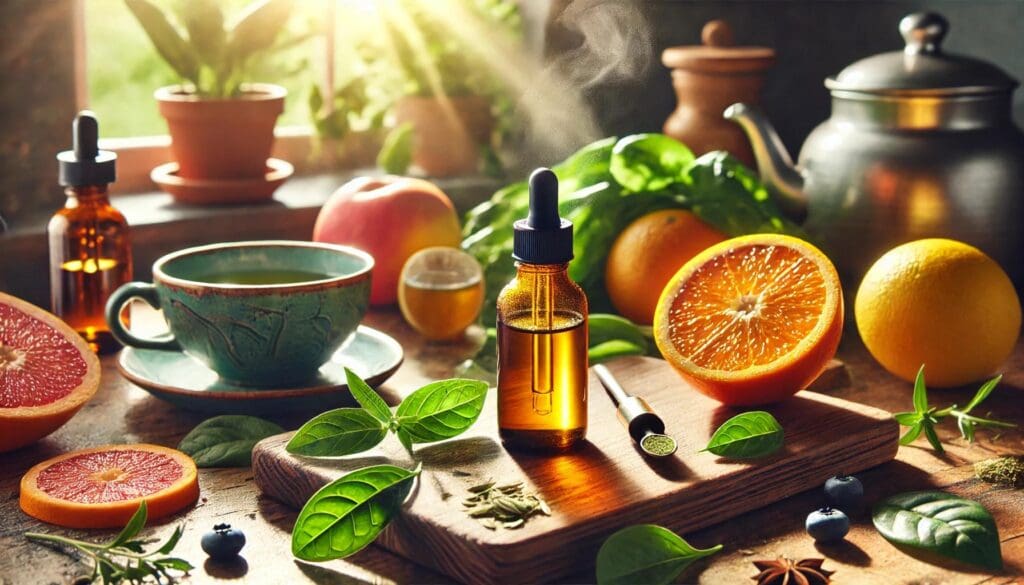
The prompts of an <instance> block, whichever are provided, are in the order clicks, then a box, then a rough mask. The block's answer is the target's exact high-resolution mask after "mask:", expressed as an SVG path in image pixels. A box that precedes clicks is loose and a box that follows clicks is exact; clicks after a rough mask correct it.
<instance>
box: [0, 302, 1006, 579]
mask: <svg viewBox="0 0 1024 585" xmlns="http://www.w3.org/2000/svg"><path fill="white" fill-rule="evenodd" d="M134 317H135V315H134V314H133V323H135V321H134ZM366 324H367V325H370V326H371V327H375V328H377V329H380V330H382V331H386V332H388V333H389V334H391V335H392V336H394V337H395V338H396V339H398V341H399V342H401V343H402V346H403V347H404V348H405V350H406V361H405V363H404V364H403V365H402V367H401V369H399V371H398V372H397V373H396V375H395V377H394V378H392V379H391V380H389V381H388V382H387V383H386V384H385V385H384V387H383V390H382V391H383V393H384V395H385V397H386V399H387V400H388V402H389V403H391V404H397V402H398V401H399V400H400V399H401V397H402V396H405V395H406V394H408V393H409V392H412V391H413V390H415V389H416V388H418V387H419V386H421V385H423V384H425V383H427V382H428V381H430V380H434V379H438V378H444V377H449V376H451V375H452V371H453V368H454V367H455V366H456V365H457V364H458V363H460V362H461V361H462V360H464V359H465V358H466V357H467V356H469V355H470V354H472V352H473V347H474V344H473V343H472V342H470V341H465V342H462V343H457V344H432V343H426V342H424V341H423V340H422V339H421V338H420V337H418V336H417V335H416V334H415V333H414V332H413V331H412V330H410V329H409V328H408V327H407V326H406V325H405V324H404V323H403V322H402V318H401V316H400V315H399V314H398V312H397V310H395V311H375V312H373V313H372V314H371V315H369V316H368V318H367V320H366ZM839 357H840V358H841V359H842V360H843V361H844V362H845V363H846V364H847V368H848V370H849V374H850V383H849V384H847V385H842V386H837V387H838V389H837V390H828V391H825V392H826V393H827V394H828V395H830V396H835V397H837V398H843V399H846V400H852V401H856V402H860V403H863V404H870V405H872V406H876V407H878V408H882V409H885V410H888V411H891V412H896V411H901V410H908V409H910V394H911V384H909V383H908V382H904V381H902V380H897V379H896V378H894V377H892V376H891V375H889V374H888V373H886V372H885V371H883V370H882V369H881V368H880V367H879V366H878V364H877V363H876V362H875V361H874V360H873V359H872V358H871V356H869V355H868V353H867V352H866V351H865V350H864V347H863V346H862V345H861V344H860V343H859V341H858V340H857V337H856V333H855V332H851V331H848V332H847V334H846V336H845V337H844V340H843V344H842V345H841V346H840V350H839ZM1003 371H1005V372H1006V375H1005V377H1004V378H1003V382H1002V384H1000V387H999V389H998V390H996V392H995V393H994V394H993V395H992V396H991V397H990V398H989V399H988V400H987V401H986V402H985V405H984V411H985V412H988V411H991V412H992V413H993V414H994V415H996V416H998V417H1000V418H1003V419H1007V420H1010V421H1014V422H1016V423H1018V424H1024V342H1021V343H1019V344H1018V346H1017V348H1016V350H1015V352H1014V354H1013V356H1012V357H1011V358H1010V360H1009V361H1008V362H1007V363H1006V364H1005V366H1004V368H1003ZM624 383H626V384H627V386H628V387H630V388H632V386H631V385H630V382H629V381H628V380H624ZM974 389H975V388H973V387H972V388H962V389H951V390H932V391H931V392H930V393H929V396H930V398H931V400H932V401H933V402H934V403H935V404H938V405H941V406H945V405H948V404H953V403H957V402H959V403H960V404H963V403H964V402H965V401H966V400H968V399H969V398H970V395H971V394H972V393H973V391H974ZM205 417H206V416H205V415H199V414H195V413H190V412H186V411H183V410H179V409H176V408H173V407H171V406H168V405H167V404H166V403H164V402H162V401H160V400H158V399H156V398H154V397H152V396H150V395H149V394H147V393H146V392H144V391H143V390H142V389H140V388H138V387H136V386H134V385H133V384H131V383H129V382H127V381H125V380H124V379H123V378H121V377H120V375H118V373H117V370H116V368H115V366H114V360H113V357H110V356H108V357H105V358H103V381H102V384H101V386H100V389H99V392H97V394H96V396H95V397H94V398H93V400H92V401H91V402H89V404H88V405H86V407H85V408H84V409H82V411H81V412H80V413H79V414H78V415H77V416H75V418H73V419H72V420H71V421H70V422H69V423H68V424H66V425H65V426H64V427H63V428H61V429H60V430H58V431H57V432H55V433H54V434H52V435H50V436H49V437H48V438H46V439H44V440H42V441H40V442H38V443H36V444H35V445H32V446H30V447H26V448H24V449H19V450H17V451H14V452H11V453H0V582H2V583H4V585H49V584H51V583H58V584H65V583H71V582H72V580H73V579H74V578H75V577H76V576H77V575H80V574H81V572H82V564H81V563H79V562H77V561H76V560H74V559H73V558H71V557H68V556H65V555H63V554H59V553H57V552H55V551H53V550H52V549H50V548H47V547H45V546H40V545H37V544H33V543H30V542H28V541H27V540H26V539H25V537H24V536H23V534H24V532H26V531H41V532H54V533H59V534H66V535H70V536H75V537H80V538H81V537H84V538H89V539H95V540H96V541H100V540H107V539H110V538H111V537H112V536H113V535H114V534H115V531H111V530H98V531H80V530H65V529H63V528H60V527H56V526H50V525H47V524H43V523H41V522H38V521H36V520H34V519H32V518H29V517H28V516H26V515H25V514H23V513H22V512H21V510H20V509H19V508H18V481H19V480H20V479H21V476H22V474H24V473H25V471H26V470H27V469H28V468H29V467H31V466H32V465H34V464H36V463H38V462H39V461H42V460H43V459H45V458H47V457H52V456H54V455H56V454H59V453H62V452H66V451H68V450H71V449H79V448H83V447H91V446H96V445H103V444H109V443H131V442H151V443H156V444H160V445H167V446H171V447H173V446H175V445H177V444H178V441H180V440H181V438H182V437H183V436H184V435H185V434H186V433H187V432H188V431H189V430H191V429H192V427H193V426H195V425H196V424H197V423H199V422H200V421H202V420H203V419H204V418H205ZM271 418H273V419H274V420H275V421H277V422H279V423H281V424H282V425H284V427H285V428H288V429H294V428H297V427H298V425H299V424H301V423H302V422H303V419H304V418H305V417H290V418H282V417H271ZM938 433H939V436H940V437H941V438H942V440H943V441H944V442H945V443H946V454H945V455H941V456H940V455H937V454H935V453H934V452H933V451H932V450H931V449H930V448H929V447H928V445H927V443H926V442H925V440H924V439H923V438H921V439H919V440H918V441H916V442H915V443H914V444H912V445H909V446H906V447H900V450H899V453H898V454H897V456H896V460H895V461H892V462H889V463H885V464H883V465H880V466H878V467H875V468H873V469H871V470H869V471H866V472H863V473H860V474H858V476H859V477H860V478H861V480H862V481H863V482H864V485H865V489H866V492H867V494H866V499H867V502H868V503H869V504H870V503H873V502H875V501H877V500H879V499H880V498H884V497H886V496H889V495H891V494H893V493H896V492H898V491H903V490H917V489H943V490H946V491H948V492H950V493H954V494H957V495H960V496H964V497H969V498H973V499H976V500H978V501H979V502H981V503H982V504H984V505H985V507H987V508H988V509H989V510H990V511H991V512H992V515H993V516H994V517H995V520H996V524H997V525H998V527H999V535H1000V540H1001V541H1002V549H1003V557H1004V559H1005V563H1006V568H1005V569H1004V570H1003V571H1001V572H996V573H992V572H986V571H981V570H978V569H972V568H969V567H964V566H943V565H935V564H930V563H926V562H923V561H921V560H918V559H916V558H913V557H910V556H908V555H906V554H904V553H903V552H901V551H899V550H897V549H895V548H893V547H892V546H891V545H889V543H887V542H886V541H885V540H883V539H882V537H881V536H879V535H878V533H877V532H875V530H874V528H873V527H872V526H871V521H870V518H868V517H867V516H866V515H858V516H855V517H854V518H853V526H852V528H851V531H850V534H849V535H847V538H846V540H845V541H843V542H841V543H838V544H835V545H829V546H820V545H815V543H814V542H813V541H812V540H811V539H810V538H808V537H807V535H806V534H805V533H804V527H803V522H804V518H805V517H806V516H807V514H808V513H809V512H810V511H811V510H813V509H814V508H816V507H817V506H820V505H821V504H822V503H823V499H822V495H821V490H820V489H810V490H807V491H805V492H802V493H800V494H798V495H796V496H793V497H790V498H786V499H785V500H783V501H781V502H777V503H775V504H772V505H770V506H765V507H763V508H760V509H758V510H754V511H751V512H747V513H745V514H742V515H740V516H737V517H736V518H734V519H732V520H729V521H727V522H721V523H719V524H716V525H714V526H711V527H709V528H704V529H701V530H697V531H694V532H689V533H687V534H686V535H685V536H686V539H687V540H688V541H689V542H690V543H691V544H693V545H694V546H699V547H702V548H703V547H708V546H713V545H715V544H719V543H721V544H723V545H724V546H725V549H724V550H723V551H722V552H721V553H718V554H717V555H715V556H713V557H710V558H708V559H704V560H702V561H699V562H697V563H696V564H694V565H693V566H691V567H690V568H688V569H687V570H686V572H685V573H684V574H683V575H682V577H681V578H680V582H683V583H700V584H702V585H719V584H724V583H752V581H750V577H751V576H752V575H754V574H756V572H757V571H756V570H755V569H754V566H753V564H752V561H753V560H755V559H761V558H774V557H775V556H777V555H786V556H789V557H793V558H804V557H822V558H825V559H826V561H825V568H827V569H829V570H833V571H836V573H835V575H834V576H833V578H832V581H833V583H835V584H837V585H862V584H865V585H893V584H895V585H899V584H907V585H912V584H913V585H920V584H925V583H933V584H943V585H976V584H981V583H985V584H986V585H989V584H1002V583H1017V582H1021V581H1020V576H1021V575H1024V513H1022V512H1021V510H1024V492H1021V491H1020V490H1013V489H1007V488H1001V487H995V486H992V485H989V484H986V483H983V482H981V481H979V480H977V479H976V478H974V476H973V470H972V465H973V463H974V462H975V461H978V460H981V459H988V458H990V457H995V456H998V455H1001V454H1007V453H1022V452H1024V440H1022V438H1024V434H1022V432H1021V430H1020V429H1011V430H1009V431H1007V432H1003V433H1001V434H996V433H991V432H988V431H980V432H979V433H978V440H977V441H976V442H975V443H974V444H970V445H969V444H967V443H965V442H964V441H962V440H961V439H960V438H959V434H958V432H957V430H956V425H955V424H952V423H944V424H943V425H942V426H940V427H939V429H938ZM199 483H200V487H201V488H202V497H201V498H200V502H199V504H197V505H196V506H195V507H194V508H192V509H191V510H188V511H186V512H183V513H182V514H179V515H178V516H175V517H173V518H170V519H168V520H167V521H164V522H161V523H156V524H154V525H152V526H150V527H148V528H147V529H146V531H145V533H144V535H145V536H148V537H153V538H166V537H167V536H169V535H170V533H171V531H172V530H173V529H174V527H175V526H176V525H178V524H183V525H184V526H185V534H184V537H183V538H182V540H181V542H180V543H179V545H178V547H177V549H176V551H175V552H176V553H177V554H179V555H180V556H183V557H184V558H186V559H188V560H189V561H191V562H192V563H193V564H194V565H195V566H196V569H195V570H193V571H192V572H191V574H190V575H189V576H188V577H186V578H184V579H182V582H183V583H200V584H205V583H217V584H226V583H230V584H234V583H253V584H259V585H263V584H271V585H276V584H283V585H284V584H287V585H292V584H297V585H301V584H309V583H321V584H344V585H349V584H354V583H379V584H390V583H450V582H452V581H451V579H450V578H448V577H445V576H444V575H441V574H440V573H437V572H435V571H431V570H430V569H428V568H425V567H423V566H421V565H417V564H414V563H411V562H408V561H406V560H404V559H402V558H401V557H399V556H397V555H395V554H393V553H391V552H388V551H386V550H384V549H383V548H381V547H379V546H370V547H368V548H366V549H364V550H363V551H361V552H360V553H358V554H356V555H354V556H352V557H350V558H348V559H345V560H339V561H332V562H329V563H323V564H319V565H312V564H306V563H300V562H296V561H295V560H294V559H293V558H292V557H291V554H290V552H289V551H290V537H291V528H292V524H293V523H294V521H295V516H296V512H295V511H294V510H292V509H290V508H289V507H287V506H285V505H284V504H281V503H279V502H277V501H276V500H274V499H272V498H269V497H266V496H263V495H261V494H260V492H259V489H258V488H257V487H256V485H255V482H254V481H253V475H252V472H251V470H249V469H201V470H200V472H199ZM217 522H229V523H231V524H234V525H237V526H239V527H240V528H242V529H243V530H244V531H245V534H246V537H247V539H248V542H247V544H246V546H245V549H244V550H243V551H242V557H243V559H244V561H242V562H238V563H231V564H220V563H213V562H209V561H207V560H206V556H205V555H204V554H203V552H202V550H200V548H199V539H200V537H201V536H202V534H203V533H204V532H206V531H207V530H210V528H211V527H212V526H213V524H215V523H217ZM579 563H580V566H581V569H580V572H579V573H578V574H577V575H574V576H572V577H567V578H566V579H564V581H565V582H572V583H590V582H593V580H594V575H593V571H592V570H590V569H589V568H583V567H589V565H590V563H592V559H585V558H581V559H579ZM515 582H517V583H518V582H521V580H516V581H515Z"/></svg>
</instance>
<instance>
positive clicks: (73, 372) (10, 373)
mask: <svg viewBox="0 0 1024 585" xmlns="http://www.w3.org/2000/svg"><path fill="white" fill-rule="evenodd" d="M99 383H100V360H99V358H97V357H96V354H94V353H93V352H92V350H90V349H89V345H88V344H87V343H86V342H85V340H83V339H82V338H81V336H79V335H78V333H77V332H75V330H74V329H72V328H71V327H69V326H68V325H67V324H65V323H64V322H63V321H61V320H60V319H58V318H57V317H56V316H54V315H51V314H50V313H47V312H46V311H44V310H42V309H40V308H39V307H37V306H35V305H32V304H30V303H27V302H25V301H23V300H21V299H18V298H15V297H12V296H10V295H7V294H4V293H0V452H4V451H10V450H12V449H17V448H18V447H23V446H25V445H28V444H30V443H34V442H36V441H38V440H39V439H41V438H43V437H45V436H46V435H49V434H50V433H52V432H53V431H55V430H57V429H58V428H60V427H61V425H63V424H64V423H66V422H68V420H69V419H70V418H71V417H72V416H74V415H75V413H76V412H78V410H79V409H80V408H82V405H84V404H85V402H86V401H87V400H89V399H90V398H92V395H93V394H95V393H96V388H98V387H99Z"/></svg>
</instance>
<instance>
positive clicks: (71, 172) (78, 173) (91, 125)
mask: <svg viewBox="0 0 1024 585" xmlns="http://www.w3.org/2000/svg"><path fill="white" fill-rule="evenodd" d="M71 132H72V144H73V147H72V148H73V149H72V150H65V151H64V152H62V153H60V154H58V155H57V161H58V164H59V165H60V184H61V185H63V186H65V187H80V186H83V185H106V184H108V183H113V182H114V181H115V180H116V179H117V173H116V171H115V168H114V165H115V164H116V163H115V161H116V160H117V155H116V154H114V153H112V152H110V151H108V150H100V147H99V142H100V125H99V122H97V121H96V114H93V113H92V112H90V111H89V110H82V111H81V112H78V115H77V116H75V121H74V123H73V124H72V125H71Z"/></svg>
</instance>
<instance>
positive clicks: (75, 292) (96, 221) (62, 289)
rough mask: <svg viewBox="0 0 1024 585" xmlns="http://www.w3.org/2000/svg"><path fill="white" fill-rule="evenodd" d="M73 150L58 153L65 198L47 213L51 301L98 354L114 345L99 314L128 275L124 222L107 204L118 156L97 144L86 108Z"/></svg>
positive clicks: (96, 132)
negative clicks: (62, 202)
mask: <svg viewBox="0 0 1024 585" xmlns="http://www.w3.org/2000/svg"><path fill="white" fill-rule="evenodd" d="M72 130H73V142H74V148H73V150H67V151H64V152H62V153H60V154H58V155H57V161H58V164H59V166H60V184H61V185H62V186H64V188H65V189H64V193H65V195H67V200H66V201H65V203H64V208H63V209H61V210H60V211H58V212H57V213H55V214H54V215H53V217H52V218H50V224H49V226H48V227H47V235H48V237H49V241H50V301H51V305H52V308H53V312H54V314H55V315H57V316H58V317H60V318H61V319H63V320H64V321H65V322H67V324H68V325H70V326H71V327H73V328H74V329H75V330H76V331H78V332H79V333H80V334H81V335H82V337H84V338H85V340H86V341H87V342H88V343H89V346H90V347H92V349H93V351H96V352H97V353H109V352H112V351H115V350H117V349H118V347H119V346H118V344H117V342H116V341H115V340H114V338H113V336H111V334H110V330H109V328H108V327H107V322H106V320H105V319H104V316H103V310H104V306H105V305H106V303H107V297H108V296H110V293H111V292H113V291H114V290H115V289H116V288H117V287H119V286H121V285H122V284H124V283H126V282H128V281H130V280H131V279H132V254H131V244H130V240H129V231H128V223H127V222H126V221H125V219H124V216H123V215H121V212H120V211H118V210H117V209H115V208H114V207H113V206H112V205H111V204H110V199H109V197H108V193H107V187H108V185H109V184H110V183H113V182H114V180H115V179H116V174H115V161H116V159H117V155H115V154H114V153H112V152H108V151H105V150H100V149H99V124H98V123H97V121H96V116H95V115H94V114H93V113H92V112H90V111H87V110H86V111H82V112H79V114H78V116H76V117H75V121H74V124H73V126H72Z"/></svg>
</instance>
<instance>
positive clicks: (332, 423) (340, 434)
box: [285, 408, 388, 457]
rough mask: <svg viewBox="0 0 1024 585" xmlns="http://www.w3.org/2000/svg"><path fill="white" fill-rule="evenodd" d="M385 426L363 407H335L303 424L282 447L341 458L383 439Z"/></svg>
mask: <svg viewBox="0 0 1024 585" xmlns="http://www.w3.org/2000/svg"><path fill="white" fill-rule="evenodd" d="M387 432H388V427H387V426H386V425H385V424H384V423H383V422H382V421H380V420H379V419H377V418H376V417H374V416H373V415H372V414H370V413H369V412H367V411H365V410H363V409H362V408H336V409H334V410H328V411H327V412H325V413H323V414H320V415H318V416H316V417H314V418H312V419H311V420H309V421H308V422H307V423H306V424H304V425H302V427H300V428H299V430H297V431H295V435H294V436H292V439H291V440H290V441H288V445H287V446H285V449H286V450H287V451H288V452H289V453H292V454H295V455H306V456H310V457H342V456H344V455H352V454H354V453H361V452H363V451H366V450H367V449H371V448H373V447H375V446H376V445H377V444H378V443H380V442H381V441H382V440H384V437H385V435H387Z"/></svg>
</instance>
